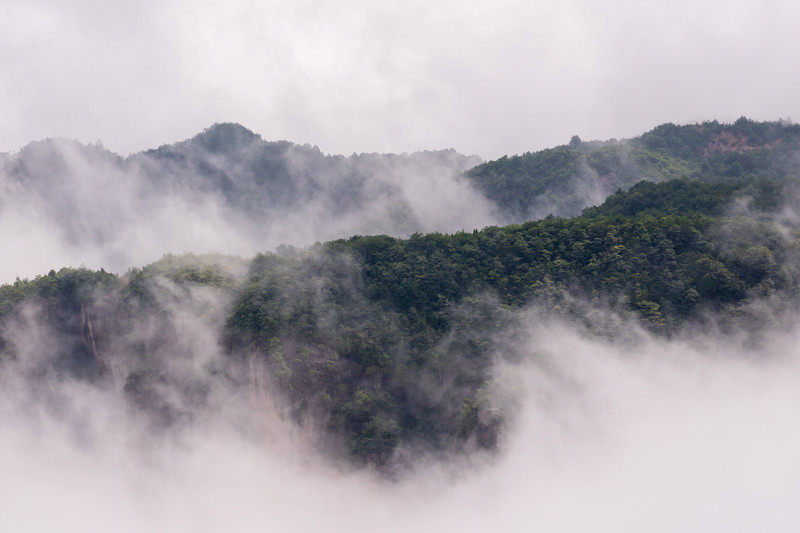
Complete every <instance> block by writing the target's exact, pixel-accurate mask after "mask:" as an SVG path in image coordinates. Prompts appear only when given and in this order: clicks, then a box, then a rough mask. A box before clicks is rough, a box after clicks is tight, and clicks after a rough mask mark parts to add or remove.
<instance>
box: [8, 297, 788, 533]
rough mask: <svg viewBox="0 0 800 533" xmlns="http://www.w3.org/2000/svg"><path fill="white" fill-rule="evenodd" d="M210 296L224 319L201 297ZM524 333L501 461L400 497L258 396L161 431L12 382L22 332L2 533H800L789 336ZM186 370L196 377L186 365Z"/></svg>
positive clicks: (411, 487)
mask: <svg viewBox="0 0 800 533" xmlns="http://www.w3.org/2000/svg"><path fill="white" fill-rule="evenodd" d="M201 297H202V298H205V299H206V302H207V303H208V302H211V301H212V300H213V296H211V295H208V294H206V295H205V296H203V295H195V296H194V298H201ZM209 298H211V300H209ZM171 305H175V306H177V307H174V308H173V309H172V311H171V312H170V313H171V316H172V317H173V318H172V320H173V322H174V325H175V327H176V331H177V333H178V334H179V335H186V334H188V333H190V332H199V331H200V330H201V328H203V327H206V328H207V327H208V322H207V321H208V320H209V319H210V318H209V317H210V316H211V315H213V308H214V306H213V305H212V306H211V309H212V312H211V313H210V314H206V315H204V316H197V315H192V314H191V313H189V314H186V313H183V314H182V313H181V312H180V308H181V305H180V304H171ZM204 321H205V322H204ZM203 324H205V326H204V325H203ZM522 324H523V328H524V333H523V334H522V335H517V342H516V344H515V345H513V346H510V345H509V344H508V343H498V346H504V349H505V350H512V351H514V354H513V357H510V356H509V354H508V353H498V354H497V355H498V360H500V361H503V360H504V361H505V362H501V363H499V364H498V365H497V367H496V369H495V378H494V380H493V383H494V388H495V390H494V398H495V401H496V402H498V404H500V403H502V404H504V406H505V408H510V411H509V412H512V413H513V415H512V416H510V417H509V419H508V421H507V425H506V428H505V432H504V435H503V438H502V444H501V447H500V450H499V451H498V452H497V453H496V454H473V455H457V456H454V457H451V458H449V459H444V460H435V461H434V460H430V459H422V456H420V458H419V460H418V462H416V463H412V465H411V466H410V467H409V468H408V469H407V470H403V471H401V472H399V474H398V475H397V476H396V477H394V478H392V479H387V478H386V477H384V476H381V475H379V474H378V473H376V472H373V471H370V470H359V469H355V470H354V469H353V468H352V467H347V466H343V465H341V464H338V463H337V462H335V461H333V460H332V459H331V458H330V457H328V456H326V455H325V454H324V453H321V452H320V451H319V450H318V449H317V448H315V446H314V445H313V443H312V441H313V435H310V434H309V433H308V431H306V430H303V429H302V428H299V427H297V426H293V425H291V424H289V423H287V422H285V421H283V420H282V419H281V417H279V416H274V413H273V414H270V410H269V408H268V404H269V402H268V401H267V402H265V401H264V399H263V398H262V399H258V398H254V397H253V396H252V395H250V394H249V393H247V392H243V390H244V391H247V388H246V387H245V388H242V389H236V388H230V387H228V386H225V385H224V384H220V383H217V384H215V385H214V387H213V390H212V391H211V393H210V395H211V396H210V398H211V399H210V401H208V402H206V403H205V404H204V407H202V408H200V409H198V408H197V406H194V407H193V409H194V411H193V418H192V421H191V423H188V424H179V425H177V426H172V429H170V430H168V431H154V429H153V426H152V425H151V422H150V421H149V420H148V418H147V417H145V416H142V413H141V412H139V411H137V410H136V409H135V408H133V407H132V406H131V404H130V403H128V402H124V401H123V400H122V397H121V395H120V394H119V390H118V389H119V385H118V384H117V385H116V386H96V385H88V384H86V383H82V382H78V381H72V380H63V379H57V378H55V377H51V378H49V379H41V376H32V374H31V373H30V372H26V371H20V370H21V369H24V368H29V369H30V368H32V365H33V366H35V365H34V363H32V362H31V361H30V360H29V358H31V357H34V356H36V354H37V353H38V354H39V355H38V356H39V357H41V354H42V353H44V352H46V351H47V342H48V341H47V336H46V335H45V334H44V332H43V331H41V330H33V329H31V328H27V329H25V328H23V329H21V331H22V333H20V334H21V335H24V336H25V338H26V340H25V345H27V346H36V348H37V349H36V350H29V351H28V352H27V354H22V355H21V356H19V357H18V359H17V361H16V362H11V363H10V362H8V361H6V363H5V365H4V366H3V367H2V373H0V380H1V381H2V387H1V388H0V389H1V390H2V393H0V400H1V401H0V424H2V427H3V428H4V429H3V431H2V433H0V468H2V471H3V473H4V483H3V487H2V489H0V498H2V501H3V504H4V505H3V507H4V512H3V513H2V514H1V515H0V527H2V528H3V529H4V530H9V531H16V530H26V531H47V530H53V529H58V530H59V531H108V530H110V529H113V530H115V531H142V530H148V531H174V530H187V529H192V530H197V531H218V530H220V529H236V530H238V531H256V530H259V531H260V530H263V529H264V528H268V529H276V530H281V531H309V530H321V529H324V530H327V531H367V530H374V529H375V528H380V529H381V530H386V531H408V530H411V529H416V530H423V531H436V530H462V531H485V530H488V529H492V530H502V531H530V530H532V529H533V530H535V529H543V530H547V531H585V530H587V529H592V530H596V531H634V530H635V531H640V530H648V531H665V532H666V531H675V530H682V531H709V530H712V531H753V530H767V531H791V530H795V529H796V528H797V527H798V525H800V513H799V512H798V511H797V509H796V502H797V499H798V497H800V482H799V481H798V479H800V475H799V474H800V458H798V455H797V453H796V451H797V449H798V446H799V445H800V420H799V419H798V417H797V416H796V406H797V405H798V402H800V352H798V349H797V346H798V334H797V333H796V328H795V327H790V328H787V329H786V330H784V331H774V332H772V335H771V337H770V338H769V339H768V341H766V342H763V343H760V344H759V345H758V348H757V349H743V348H742V347H741V346H742V344H741V343H740V342H738V341H736V342H734V341H726V340H722V339H719V338H712V337H709V336H693V337H686V338H683V339H674V340H664V339H658V338H653V337H651V336H649V334H647V333H644V332H642V331H639V330H637V329H636V327H635V325H634V324H626V323H624V322H621V325H622V326H623V327H625V328H627V330H628V331H629V335H627V336H625V340H620V341H614V342H610V341H598V340H596V339H593V338H592V337H590V336H588V335H587V334H586V332H585V331H579V330H578V329H577V328H576V326H575V325H572V324H569V323H563V322H558V321H550V320H547V319H543V318H542V317H541V316H539V315H536V314H531V315H523V318H522ZM792 325H793V326H794V324H792ZM15 342H17V343H18V344H19V345H22V344H23V341H22V340H21V338H19V337H18V338H17V339H16V341H15ZM181 342H182V341H181ZM192 342H193V344H192V346H188V347H186V350H185V352H180V350H179V351H178V358H179V359H178V360H180V361H183V362H182V364H181V365H174V368H175V369H178V368H180V370H179V372H181V373H183V374H185V375H187V376H192V375H194V376H195V377H197V376H199V375H200V372H199V369H201V368H202V367H203V365H207V364H208V363H209V361H212V360H215V359H216V358H217V357H218V356H219V354H217V353H215V348H214V344H213V343H208V342H205V341H204V340H203V339H202V338H199V339H196V340H194V341H192ZM180 353H186V354H192V355H186V356H180ZM186 357H189V359H186ZM193 358H199V359H200V360H201V361H202V362H203V363H202V364H199V363H198V364H186V363H190V362H191V361H192V360H194V359H193ZM195 362H197V361H195ZM176 371H178V370H176ZM268 395H269V391H267V396H268ZM173 400H174V399H173ZM253 402H255V403H253Z"/></svg>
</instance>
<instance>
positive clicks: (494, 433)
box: [0, 121, 800, 469]
mask: <svg viewBox="0 0 800 533" xmlns="http://www.w3.org/2000/svg"><path fill="white" fill-rule="evenodd" d="M745 126H752V124H751V123H749V122H742V121H740V122H738V123H737V124H736V125H733V126H718V125H715V124H706V125H703V126H687V127H676V126H669V125H667V126H661V127H659V128H656V130H654V131H653V132H651V133H649V134H646V135H644V136H642V137H641V138H640V139H635V140H632V141H630V142H629V143H628V144H627V145H626V146H622V145H618V144H611V145H608V146H605V145H604V146H597V147H591V146H584V145H583V143H578V142H577V141H576V142H575V143H573V146H572V147H567V148H560V149H555V150H560V151H561V152H562V153H564V154H567V155H570V154H572V155H570V157H573V156H574V155H575V154H578V156H576V157H578V159H579V161H584V162H586V161H594V160H593V159H592V158H593V157H597V158H599V157H600V155H593V154H606V155H608V157H609V161H612V162H613V161H622V160H623V159H624V157H623V155H624V154H627V155H625V157H632V158H634V159H635V160H637V161H642V160H644V159H642V158H644V157H645V156H647V157H651V156H652V158H653V159H652V160H653V161H657V162H659V163H658V164H659V165H662V167H663V168H671V167H670V165H678V164H679V163H680V168H681V169H682V170H681V171H680V172H677V171H676V172H675V175H676V176H678V175H679V176H680V177H677V178H676V179H670V180H665V179H664V180H662V181H661V182H659V183H655V182H652V181H642V182H640V183H637V184H635V185H633V186H632V187H630V189H628V190H627V191H624V190H622V189H621V188H620V190H618V191H617V192H616V193H614V194H612V195H611V196H610V197H609V198H608V199H607V200H606V201H605V202H603V203H602V204H601V205H599V206H597V207H593V208H588V209H586V210H585V211H584V212H583V213H582V214H581V215H580V216H576V217H572V218H559V217H555V216H549V217H546V218H544V219H541V220H534V221H528V222H525V223H522V224H517V225H509V226H504V227H499V226H489V227H486V228H484V229H482V230H474V231H467V232H456V233H449V234H444V233H427V234H414V235H412V236H411V237H410V238H407V239H399V238H395V237H389V236H385V235H373V236H354V237H350V238H344V239H339V240H334V241H330V242H328V243H326V244H318V245H315V246H312V247H309V248H292V247H285V248H282V249H280V250H278V251H276V252H267V253H262V254H259V255H257V256H256V257H255V258H254V259H252V260H245V259H237V258H232V257H227V256H213V255H208V256H192V255H186V256H166V257H165V258H164V259H162V260H161V261H158V262H156V263H153V264H151V265H148V266H146V267H144V268H142V269H132V270H130V271H129V272H128V273H127V274H125V275H122V276H118V275H114V274H110V273H106V272H104V271H92V270H89V269H84V268H79V269H74V268H64V269H61V270H59V271H55V270H53V271H51V272H50V273H49V274H47V275H42V276H38V277H36V278H34V279H32V280H21V281H17V282H16V283H14V284H12V285H5V286H3V287H0V322H1V323H2V327H0V336H1V339H0V346H1V347H2V365H3V368H2V371H3V372H18V373H20V374H21V375H25V376H28V377H29V378H30V379H32V380H34V381H35V382H36V383H37V384H39V385H37V386H38V387H44V388H47V387H49V386H52V385H51V384H52V383H55V382H59V381H63V380H79V381H83V382H86V383H90V384H96V385H98V386H102V387H106V388H108V387H110V388H112V389H114V390H117V391H118V392H119V394H120V395H121V396H122V397H123V398H125V400H126V402H127V403H128V404H129V405H130V406H131V408H133V409H135V410H136V411H137V412H139V413H140V414H141V416H142V417H144V418H145V419H147V420H150V421H151V423H152V424H153V427H157V428H170V427H183V426H185V425H191V424H192V423H193V421H194V420H195V419H196V418H198V417H199V416H201V413H203V412H204V411H206V410H209V409H214V408H215V405H216V404H217V403H218V401H219V389H220V388H221V387H222V388H224V389H225V390H228V391H239V393H240V394H243V395H245V396H247V398H249V402H251V403H250V405H251V408H252V409H254V410H262V411H264V412H265V413H266V412H270V413H272V415H274V416H278V417H281V418H284V419H289V420H292V421H293V422H294V423H296V424H297V425H299V426H300V427H302V428H304V429H305V430H307V431H308V432H309V433H310V434H313V435H314V436H315V439H316V442H317V444H318V445H319V446H320V448H322V449H324V450H326V451H327V452H328V453H331V454H333V455H338V456H341V457H345V458H347V459H348V460H351V461H355V462H356V463H357V464H367V465H376V466H380V467H382V468H384V469H391V468H392V467H393V466H396V465H397V464H400V463H402V462H403V461H404V460H405V458H407V457H408V456H409V454H412V453H413V454H414V455H415V456H418V455H419V454H423V455H433V456H435V455H437V454H445V453H452V452H454V451H460V452H466V451H471V450H477V449H488V450H493V449H496V447H497V446H498V445H499V443H500V442H502V438H503V434H504V431H505V429H504V428H505V427H506V425H507V423H508V422H509V420H511V419H513V415H514V407H513V402H510V403H509V402H507V401H504V400H503V394H501V393H499V392H498V391H497V390H496V384H495V382H494V381H493V372H492V369H493V368H494V365H495V364H496V363H497V361H498V360H504V361H512V360H514V359H515V358H517V357H522V354H521V353H520V350H521V348H520V347H519V346H518V345H517V344H515V343H514V342H511V340H512V339H514V338H515V337H516V336H518V334H519V333H520V331H522V329H521V328H523V324H524V323H525V320H524V319H523V317H530V316H536V317H538V318H537V319H536V320H539V321H546V320H552V319H554V318H558V319H560V320H566V321H568V322H570V323H572V324H573V325H574V326H575V327H578V328H580V329H582V331H584V334H586V335H590V336H594V337H598V338H609V339H610V338H617V337H620V336H625V335H628V334H631V332H632V331H635V330H637V329H644V330H649V331H651V332H652V333H653V334H655V335H662V336H675V335H684V334H688V332H690V331H694V332H696V331H706V330H708V331H718V332H723V333H734V334H736V335H740V336H742V338H743V340H744V341H745V342H750V343H756V344H757V343H758V342H759V335H764V334H768V332H769V331H770V328H773V327H778V326H779V325H780V323H781V320H783V318H784V317H786V316H789V314H790V313H789V312H793V311H795V310H796V308H797V297H798V289H800V233H798V229H799V228H798V220H800V218H798V217H797V216H796V212H795V211H794V206H795V205H796V200H797V198H798V196H797V189H798V188H797V185H798V183H800V173H798V167H797V155H796V154H797V152H792V151H791V147H792V146H794V145H793V144H792V143H794V142H795V140H796V135H797V128H796V127H793V126H792V127H785V128H784V127H783V126H779V125H776V124H768V125H761V126H758V127H757V129H756V131H755V132H751V133H748V134H747V135H745V134H744V133H743V132H744V131H745V130H744V129H743V128H744V127H745ZM779 127H780V128H783V129H777V128H779ZM713 128H718V129H717V130H714V129H713ZM758 128H761V129H758ZM762 130H763V131H762ZM758 131H762V133H761V134H760V135H761V136H760V137H759V134H758ZM692 132H694V133H692ZM729 132H739V133H729ZM779 134H780V135H779ZM731 135H733V137H731ZM737 135H738V136H737ZM692 139H694V141H692ZM709 139H711V140H715V141H714V142H715V143H716V144H714V145H713V146H712V148H713V150H712V149H710V148H709V145H708V142H709ZM726 139H727V141H726ZM731 139H734V140H735V139H738V140H736V141H735V142H734V140H731ZM667 141H668V142H667ZM665 143H666V144H665ZM723 146H725V147H727V148H723ZM731 147H733V148H731ZM729 148H730V149H729ZM637 154H638V155H637ZM653 154H655V155H653ZM656 156H657V157H656ZM772 156H774V157H772ZM169 157H177V156H169ZM537 157H542V156H541V155H537V154H532V155H527V156H522V157H521V158H520V159H519V160H520V161H524V160H535V159H536V158H537ZM615 158H616V159H615ZM636 158H638V159H636ZM509 161H510V159H509ZM495 164H505V163H500V162H497V163H495ZM586 164H588V163H586ZM615 164H616V163H615ZM662 167H659V168H662ZM481 168H483V169H484V170H485V169H487V168H490V167H478V169H481ZM625 168H627V167H625ZM676 168H677V167H676ZM614 169H617V170H619V168H618V167H614V166H609V167H608V168H606V169H605V170H609V171H610V172H611V171H614ZM684 170H685V172H684ZM475 172H477V170H474V171H473V173H475ZM610 172H609V173H610ZM598 173H599V172H598ZM619 175H623V176H624V174H623V173H622V171H621V170H620V172H619ZM663 177H664V176H662V178H663Z"/></svg>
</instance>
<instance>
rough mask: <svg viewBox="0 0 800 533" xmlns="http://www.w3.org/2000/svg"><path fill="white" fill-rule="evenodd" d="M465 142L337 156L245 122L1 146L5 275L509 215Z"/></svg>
mask: <svg viewBox="0 0 800 533" xmlns="http://www.w3.org/2000/svg"><path fill="white" fill-rule="evenodd" d="M479 162H480V159H478V158H477V157H474V156H464V155H461V154H458V153H456V152H455V151H452V150H444V151H434V152H417V153H413V154H359V155H356V154H353V155H352V156H349V157H344V156H336V155H325V154H322V153H321V152H320V151H319V149H317V148H316V147H310V146H307V145H303V146H301V145H294V144H292V143H288V142H286V141H282V142H267V141H266V140H263V139H261V138H260V137H259V136H258V135H256V134H254V133H252V132H250V131H248V130H246V129H245V128H243V127H240V126H235V125H230V124H225V125H220V126H215V127H213V128H208V129H206V130H204V132H202V133H199V134H198V135H196V136H195V137H193V138H192V139H189V140H187V141H183V142H182V143H176V144H173V145H170V146H164V147H161V148H160V149H159V150H155V151H149V152H143V153H139V154H134V155H133V156H130V157H127V158H122V157H120V156H119V155H117V154H114V153H112V152H110V151H108V150H106V149H105V148H104V147H103V146H102V145H100V144H90V145H84V144H81V143H79V142H76V141H69V140H63V139H49V140H45V141H41V142H39V141H37V142H32V143H29V144H28V145H26V146H25V147H24V148H23V149H22V150H20V151H19V152H16V153H9V154H3V155H2V156H1V157H0V190H2V192H3V195H2V198H0V233H2V234H3V235H4V239H3V240H2V242H0V254H2V256H3V258H4V260H3V264H2V266H0V282H3V283H10V282H13V281H14V279H15V278H16V277H20V278H33V277H34V276H36V275H39V274H44V273H46V272H48V271H49V270H50V269H56V270H57V269H59V268H61V267H63V266H74V267H77V266H80V265H85V266H87V267H90V268H93V269H100V268H104V269H106V270H108V271H110V272H115V273H124V272H125V271H126V270H127V269H128V268H130V267H134V266H138V267H141V266H144V265H146V264H148V263H151V262H153V261H155V260H157V259H159V258H160V257H161V256H162V255H164V254H166V253H186V252H192V253H222V254H234V255H240V256H243V257H252V256H253V255H254V254H256V253H258V252H262V251H266V250H273V249H275V248H276V247H278V246H281V245H291V246H308V245H310V244H313V243H315V242H324V241H328V240H332V239H337V238H346V237H349V236H351V235H354V234H389V235H393V236H397V237H407V236H409V235H410V234H412V233H414V232H431V231H443V232H455V231H461V230H464V231H472V230H473V229H476V228H483V227H485V226H487V225H490V224H498V223H502V222H504V220H505V219H504V218H503V217H502V216H500V215H498V214H497V213H496V212H495V211H496V210H495V209H494V207H493V206H492V205H491V204H490V202H488V201H487V200H486V199H485V198H483V196H481V195H480V194H479V193H478V192H477V191H475V190H474V189H473V188H472V187H471V186H470V184H469V183H467V182H466V180H465V179H463V177H462V173H463V172H464V171H465V170H467V169H469V168H471V167H472V166H474V165H476V164H477V163H479Z"/></svg>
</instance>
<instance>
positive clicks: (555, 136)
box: [0, 0, 800, 160]
mask: <svg viewBox="0 0 800 533" xmlns="http://www.w3.org/2000/svg"><path fill="white" fill-rule="evenodd" d="M4 7H5V10H4V15H5V16H4V17H3V20H2V21H0V50H2V51H3V53H2V54H0V67H1V68H2V70H3V72H4V73H6V80H7V81H6V82H5V83H0V106H2V108H3V109H4V110H5V112H4V116H3V118H4V127H3V128H0V152H5V151H10V150H16V149H18V148H20V147H22V146H24V145H25V144H26V143H28V142H29V141H30V140H32V139H43V138H46V137H50V136H61V137H66V138H71V139H72V138H75V139H79V140H81V141H82V142H85V143H86V142H94V141H95V140H97V139H98V138H99V139H101V140H102V141H103V142H104V143H105V144H106V145H107V146H108V147H110V148H111V149H112V150H113V151H115V152H117V153H120V154H122V155H127V154H129V153H135V152H138V151H140V150H144V149H146V148H150V147H151V146H152V143H153V142H154V140H155V142H156V143H171V142H176V141H179V140H181V139H184V138H186V137H188V136H190V135H192V134H194V133H195V132H197V131H199V130H200V129H202V128H204V127H206V126H208V125H209V124H212V123H214V122H220V121H227V120H233V121H237V122H241V123H244V124H248V125H250V127H252V128H255V129H257V130H258V131H259V132H261V133H262V134H263V135H264V136H265V137H267V138H271V139H282V138H289V139H292V140H294V141H297V142H300V143H311V144H317V145H319V146H320V147H321V148H322V150H323V151H325V152H327V153H343V154H349V153H352V152H360V151H368V152H413V151H415V150H419V149H424V148H429V149H430V148H448V147H453V148H455V149H457V150H459V151H460V152H463V153H476V154H478V155H480V156H481V157H483V158H484V159H487V160H488V159H495V158H497V157H500V156H502V155H504V154H515V153H522V152H525V151H531V150H539V149H543V148H547V147H551V146H555V145H558V144H563V143H566V142H567V141H568V140H569V138H570V137H571V136H572V135H575V134H577V135H580V136H581V138H583V139H587V140H588V139H608V138H611V137H631V136H634V135H638V134H640V133H641V132H643V131H646V130H647V129H649V128H651V127H653V125H655V124H660V123H662V122H666V121H674V122H678V123H694V122H700V121H703V120H712V119H718V120H720V121H725V122H731V121H734V120H736V119H737V118H738V117H740V116H742V115H744V116H748V117H751V118H754V119H756V120H777V119H778V118H781V117H787V116H789V117H794V118H795V119H797V117H798V116H800V110H798V106H797V100H796V97H795V90H794V88H795V87H796V86H797V82H798V79H797V76H798V74H797V72H795V69H792V68H787V65H792V64H793V63H794V60H795V57H794V52H793V51H794V50H796V49H798V47H799V45H800V42H798V39H799V38H798V35H797V32H796V31H795V27H794V25H795V21H796V20H797V19H798V14H800V12H799V11H798V9H800V8H798V5H797V3H796V2H793V1H791V0H770V1H768V2H765V1H763V0H759V1H756V0H738V1H737V2H733V3H732V2H722V1H721V0H705V1H703V2H695V1H690V0H680V1H675V0H672V1H670V2H665V1H660V2H650V3H648V4H646V5H642V4H641V3H640V2H637V1H633V0H612V1H609V2H604V3H601V4H598V3H597V2H591V1H588V0H569V1H561V2H557V3H556V2H535V3H532V2H525V1H521V0H500V1H498V2H494V3H493V4H492V5H491V6H489V5H486V4H484V3H478V2H463V1H462V2H454V1H452V0H450V1H439V2H435V3H431V2H421V1H418V0H414V1H406V2H378V3H374V2H364V1H362V0H347V1H345V2H343V3H339V4H336V5H335V6H333V5H328V4H327V3H325V2H318V1H312V0H305V1H299V2H292V3H288V4H287V3H286V2H278V1H275V0H269V1H258V2H256V1H254V0H235V1H226V2H224V3H222V2H218V1H206V2H200V3H197V2H188V1H186V0H167V1H164V0H162V1H159V2H155V1H153V0H147V1H141V2H137V3H136V4H135V5H131V4H128V3H124V2H119V1H110V2H106V3H104V4H103V5H97V3H96V2H89V1H86V0H81V1H75V2H71V3H70V4H69V5H67V4H64V3H63V2H58V1H55V0H36V1H32V0H6V1H5V2H4Z"/></svg>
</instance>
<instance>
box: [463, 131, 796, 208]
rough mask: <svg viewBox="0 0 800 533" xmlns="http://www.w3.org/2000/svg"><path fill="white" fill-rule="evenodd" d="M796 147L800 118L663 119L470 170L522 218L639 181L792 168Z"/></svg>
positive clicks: (711, 179) (769, 174) (578, 204)
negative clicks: (641, 130) (633, 133)
mask: <svg viewBox="0 0 800 533" xmlns="http://www.w3.org/2000/svg"><path fill="white" fill-rule="evenodd" d="M798 148H800V126H798V125H795V124H789V123H785V122H754V121H751V120H748V119H746V118H744V117H742V118H740V119H739V120H737V121H736V122H735V123H734V124H720V123H719V122H717V121H711V122H704V123H702V124H694V125H685V126H677V125H675V124H662V125H660V126H658V127H656V128H654V129H653V130H652V131H649V132H647V133H645V134H643V135H641V136H639V137H635V138H633V139H628V140H623V141H617V140H612V141H604V142H600V141H592V142H583V141H581V140H580V138H578V137H577V136H575V137H573V139H572V141H571V142H570V143H569V144H568V145H565V146H559V147H556V148H551V149H548V150H542V151H540V152H534V153H526V154H523V155H520V156H514V157H503V158H500V159H499V160H497V161H490V162H487V163H483V164H481V165H478V166H476V167H475V168H473V169H471V170H469V171H468V172H467V176H468V177H469V179H470V180H471V181H472V182H473V183H474V184H475V185H476V187H477V188H478V189H479V190H480V191H482V192H483V193H484V194H485V195H486V196H487V197H488V198H489V199H491V200H492V201H493V202H494V203H495V204H496V205H498V207H499V208H500V209H502V210H503V212H504V213H506V214H507V215H508V216H509V217H511V218H512V219H513V220H514V221H515V222H522V221H525V220H530V219H536V218H543V217H545V216H547V215H549V214H553V215H557V216H575V215H578V214H580V212H581V210H582V209H584V208H585V207H589V206H593V205H598V204H600V203H602V201H603V200H604V199H605V198H606V197H608V195H610V194H611V193H613V192H615V191H616V190H617V189H622V190H627V189H628V188H630V187H631V186H632V185H634V184H635V183H637V182H639V181H653V182H660V181H665V180H669V179H675V178H681V177H686V178H691V179H696V180H699V181H703V182H706V183H715V182H719V181H724V180H728V179H732V178H744V179H757V178H760V177H766V178H777V177H780V176H781V175H783V174H796V173H797V172H798V169H800V161H798V157H797V154H798Z"/></svg>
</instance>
